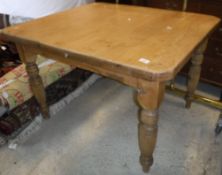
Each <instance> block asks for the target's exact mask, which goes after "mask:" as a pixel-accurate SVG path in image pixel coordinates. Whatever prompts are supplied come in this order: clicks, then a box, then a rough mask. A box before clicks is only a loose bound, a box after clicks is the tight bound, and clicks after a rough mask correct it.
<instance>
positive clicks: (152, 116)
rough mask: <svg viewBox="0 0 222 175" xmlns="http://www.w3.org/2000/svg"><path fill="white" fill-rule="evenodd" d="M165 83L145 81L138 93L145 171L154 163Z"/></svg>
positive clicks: (140, 143) (141, 148)
mask: <svg viewBox="0 0 222 175" xmlns="http://www.w3.org/2000/svg"><path fill="white" fill-rule="evenodd" d="M164 89H165V86H164V83H156V82H145V83H143V86H142V89H140V90H139V91H138V93H137V101H138V103H139V107H140V110H139V125H138V134H139V148H140V151H141V155H140V163H141V165H142V167H143V171H144V172H149V169H150V167H151V165H152V164H153V152H154V149H155V145H156V140H157V130H158V126H157V124H158V108H159V105H160V103H161V101H162V99H163V95H164Z"/></svg>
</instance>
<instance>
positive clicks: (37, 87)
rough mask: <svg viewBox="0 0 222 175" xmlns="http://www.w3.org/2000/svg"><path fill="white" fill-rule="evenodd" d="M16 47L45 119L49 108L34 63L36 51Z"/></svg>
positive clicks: (47, 116)
mask: <svg viewBox="0 0 222 175" xmlns="http://www.w3.org/2000/svg"><path fill="white" fill-rule="evenodd" d="M17 48H18V51H19V56H20V57H21V58H22V61H23V62H24V63H25V65H26V71H27V73H28V76H29V83H30V86H31V89H32V92H33V94H34V96H35V98H36V99H37V101H38V103H39V105H40V111H41V113H42V115H43V117H44V118H45V119H46V118H49V109H48V105H47V102H46V96H45V90H44V86H43V82H42V79H41V77H40V75H39V69H38V66H37V64H36V53H35V52H33V50H32V49H33V48H25V47H22V46H17Z"/></svg>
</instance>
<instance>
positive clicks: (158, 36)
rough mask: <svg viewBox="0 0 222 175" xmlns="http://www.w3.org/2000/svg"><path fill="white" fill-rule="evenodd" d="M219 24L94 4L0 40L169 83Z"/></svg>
mask: <svg viewBox="0 0 222 175" xmlns="http://www.w3.org/2000/svg"><path fill="white" fill-rule="evenodd" d="M219 21H220V20H219V19H218V18H217V17H214V16H208V15H202V14H195V13H186V12H177V11H168V10H160V9H154V8H146V7H135V6H127V5H115V4H105V3H94V4H90V5H84V6H81V7H78V8H74V9H71V10H68V11H65V12H62V13H58V14H54V15H51V16H48V17H44V18H40V19H38V20H33V21H30V22H27V23H24V24H21V25H17V26H14V27H9V28H6V29H4V30H3V31H2V36H3V37H5V38H6V39H8V40H11V41H14V42H17V43H23V42H29V44H32V43H33V44H38V45H40V46H41V45H44V46H49V47H52V48H58V49H61V50H64V51H68V52H71V53H73V54H75V53H76V54H78V55H82V56H85V57H86V61H88V60H87V58H88V59H94V60H95V61H97V62H98V63H99V62H103V63H104V62H105V63H107V65H109V66H112V65H119V66H120V67H123V68H125V70H129V72H130V71H134V72H138V73H143V74H144V75H145V76H146V75H147V76H151V77H152V79H164V80H168V79H170V78H172V77H173V76H174V75H175V73H176V72H177V71H178V70H179V69H180V68H181V66H183V65H184V63H185V62H186V61H187V60H188V58H189V56H190V55H191V53H192V52H193V50H194V49H195V48H196V47H197V46H198V45H199V44H200V42H201V41H203V40H204V39H205V38H206V37H207V36H208V34H209V33H210V32H211V31H212V30H213V29H214V28H215V27H216V25H217V24H218V23H219ZM89 61H90V60H89Z"/></svg>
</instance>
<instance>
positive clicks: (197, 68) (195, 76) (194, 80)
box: [185, 41, 207, 108]
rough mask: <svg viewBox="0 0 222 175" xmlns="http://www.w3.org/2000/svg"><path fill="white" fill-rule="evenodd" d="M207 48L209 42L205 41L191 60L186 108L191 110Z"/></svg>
mask: <svg viewBox="0 0 222 175" xmlns="http://www.w3.org/2000/svg"><path fill="white" fill-rule="evenodd" d="M206 47H207V41H205V42H204V43H203V44H202V45H201V46H200V47H199V48H198V49H197V50H196V52H195V53H194V55H193V57H192V59H191V67H190V70H189V73H188V82H187V94H186V96H185V100H186V105H185V106H186V108H190V106H191V103H192V101H193V96H194V92H195V90H196V88H197V85H198V82H199V79H200V73H201V64H202V62H203V59H204V55H203V52H204V50H205V49H206Z"/></svg>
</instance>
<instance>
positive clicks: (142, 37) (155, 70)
mask: <svg viewBox="0 0 222 175" xmlns="http://www.w3.org/2000/svg"><path fill="white" fill-rule="evenodd" d="M219 21H220V20H219V19H218V18H217V17H214V16H208V15H202V14H195V13H186V12H176V11H168V10H160V9H153V8H146V7H135V6H127V5H115V4H106V3H93V4H89V5H84V6H81V7H78V8H75V9H71V10H68V11H65V12H61V13H57V14H54V15H50V16H47V17H43V18H40V19H37V20H33V21H30V22H26V23H24V24H20V25H16V26H12V27H9V28H6V29H4V30H3V31H2V32H1V38H2V39H4V40H7V41H11V42H14V43H16V45H17V48H18V51H19V55H20V57H21V59H22V60H23V62H24V63H25V64H26V69H27V72H28V75H29V81H30V85H31V88H32V91H33V93H34V95H35V97H36V99H37V101H38V102H39V105H40V107H41V112H42V114H43V116H44V117H45V118H48V117H49V112H48V106H47V102H46V98H45V92H44V88H43V84H42V80H41V78H40V76H39V73H38V67H37V65H36V63H35V61H36V55H38V54H40V55H43V56H46V57H49V58H53V59H55V60H57V61H60V62H64V63H67V64H71V65H74V66H76V67H79V68H82V69H85V70H89V71H92V72H95V73H97V74H100V75H102V76H105V77H108V78H111V79H114V80H117V81H119V82H121V83H124V84H126V85H128V86H131V87H133V88H135V89H136V99H137V104H138V106H139V125H138V132H139V134H138V137H139V148H140V151H141V155H140V163H141V165H142V167H143V171H144V172H148V171H149V169H150V167H151V165H152V163H153V156H152V155H153V151H154V148H155V144H156V139H157V129H158V126H157V124H158V108H159V106H160V103H161V101H162V100H163V96H164V90H165V82H166V81H168V80H171V79H173V78H174V77H175V75H176V74H177V72H178V71H179V70H180V69H181V68H182V67H183V66H184V64H185V63H186V62H187V61H188V60H189V59H192V66H191V68H190V74H189V82H188V92H187V95H186V103H187V106H189V105H190V103H191V101H192V96H193V93H194V91H195V88H196V86H197V83H198V80H199V75H200V69H201V66H200V65H201V62H202V60H203V51H204V49H205V48H206V44H207V38H208V36H209V34H210V33H211V32H212V31H213V30H214V28H215V27H216V26H217V25H218V23H219ZM110 95H112V94H110Z"/></svg>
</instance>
